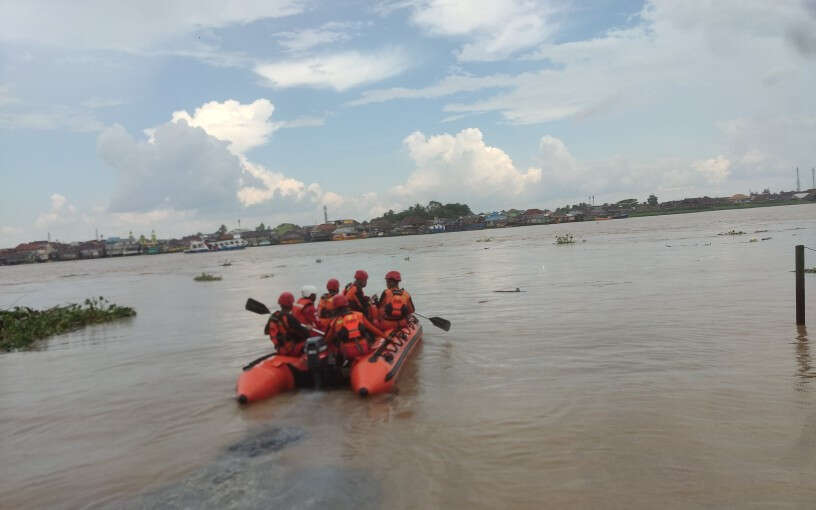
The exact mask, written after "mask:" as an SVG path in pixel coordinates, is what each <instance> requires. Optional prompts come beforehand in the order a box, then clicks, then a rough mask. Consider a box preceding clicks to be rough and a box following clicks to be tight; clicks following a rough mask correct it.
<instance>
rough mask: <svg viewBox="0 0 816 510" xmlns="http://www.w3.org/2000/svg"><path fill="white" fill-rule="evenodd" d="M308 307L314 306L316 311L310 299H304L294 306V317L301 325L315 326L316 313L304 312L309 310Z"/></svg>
mask: <svg viewBox="0 0 816 510" xmlns="http://www.w3.org/2000/svg"><path fill="white" fill-rule="evenodd" d="M308 305H311V306H312V310H314V303H312V300H311V299H309V298H305V297H302V298H300V299H298V300H297V302H296V303H295V304H294V305H293V306H292V315H294V316H295V319H297V320H299V321H300V322H301V324H314V322H315V318H314V313H306V312H305V311H304V310H307V309H308Z"/></svg>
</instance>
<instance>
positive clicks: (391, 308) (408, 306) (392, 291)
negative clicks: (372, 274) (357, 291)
mask: <svg viewBox="0 0 816 510" xmlns="http://www.w3.org/2000/svg"><path fill="white" fill-rule="evenodd" d="M401 281H402V275H400V273H399V271H389V272H388V273H386V274H385V285H386V287H387V288H386V289H385V290H384V291H383V293H382V295H381V296H380V303H379V306H380V323H381V324H382V327H383V329H395V328H401V327H405V326H407V325H408V317H410V316H411V314H412V313H414V310H415V308H414V301H413V300H412V299H411V294H409V293H408V291H407V290H405V289H401V288H400V287H399V284H400V282H401Z"/></svg>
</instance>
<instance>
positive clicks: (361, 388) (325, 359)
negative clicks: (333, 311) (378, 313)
mask: <svg viewBox="0 0 816 510" xmlns="http://www.w3.org/2000/svg"><path fill="white" fill-rule="evenodd" d="M421 342H422V326H421V325H420V324H419V321H418V320H417V319H416V318H415V317H411V318H410V319H409V320H408V325H407V326H406V327H403V328H401V329H399V330H395V331H392V332H391V333H390V334H389V335H388V337H387V338H378V339H377V340H376V341H375V342H374V345H373V352H372V353H371V354H368V355H366V356H362V357H360V358H357V359H356V360H355V361H354V362H353V364H352V365H351V366H350V367H340V366H337V365H336V363H335V358H334V355H332V354H330V353H329V352H328V348H327V346H326V343H325V341H324V340H323V337H312V338H310V339H308V340H307V341H306V345H305V347H304V349H303V354H302V355H301V356H299V357H292V356H279V355H271V356H269V357H265V358H260V359H258V360H255V361H254V362H252V363H250V364H249V365H247V366H246V367H244V371H243V372H242V373H241V375H240V376H239V377H238V384H237V386H236V398H237V399H238V402H240V403H242V404H248V403H252V402H257V401H259V400H264V399H267V398H271V397H274V396H275V395H277V394H279V393H282V392H284V391H290V390H293V389H295V388H298V387H314V388H317V389H320V388H322V387H324V386H342V385H347V384H349V383H350V384H351V389H352V390H353V391H354V392H355V393H357V394H358V395H361V396H367V395H377V394H380V393H386V392H388V391H391V390H392V389H393V388H394V386H395V384H396V381H397V379H398V378H399V374H400V373H401V371H402V369H403V368H404V367H405V363H406V362H407V361H408V358H409V357H410V356H411V354H412V353H413V352H414V351H415V350H416V348H417V346H418V345H419V344H420V343H421Z"/></svg>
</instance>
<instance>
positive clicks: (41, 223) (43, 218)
mask: <svg viewBox="0 0 816 510" xmlns="http://www.w3.org/2000/svg"><path fill="white" fill-rule="evenodd" d="M49 199H50V201H51V209H50V210H48V211H46V212H43V213H40V215H39V216H38V217H37V220H36V221H35V222H34V225H35V226H36V227H37V228H46V227H49V226H52V225H59V224H65V223H69V222H72V221H74V220H75V219H76V213H77V210H76V207H75V206H74V205H72V204H69V203H68V199H67V198H66V197H65V195H61V194H59V193H52V194H51V196H50V197H49Z"/></svg>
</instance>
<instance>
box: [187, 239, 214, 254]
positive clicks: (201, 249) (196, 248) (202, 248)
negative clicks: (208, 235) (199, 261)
mask: <svg viewBox="0 0 816 510" xmlns="http://www.w3.org/2000/svg"><path fill="white" fill-rule="evenodd" d="M209 251H210V247H209V246H207V243H205V242H204V241H191V242H190V247H189V248H188V249H186V250H184V253H206V252H209Z"/></svg>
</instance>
